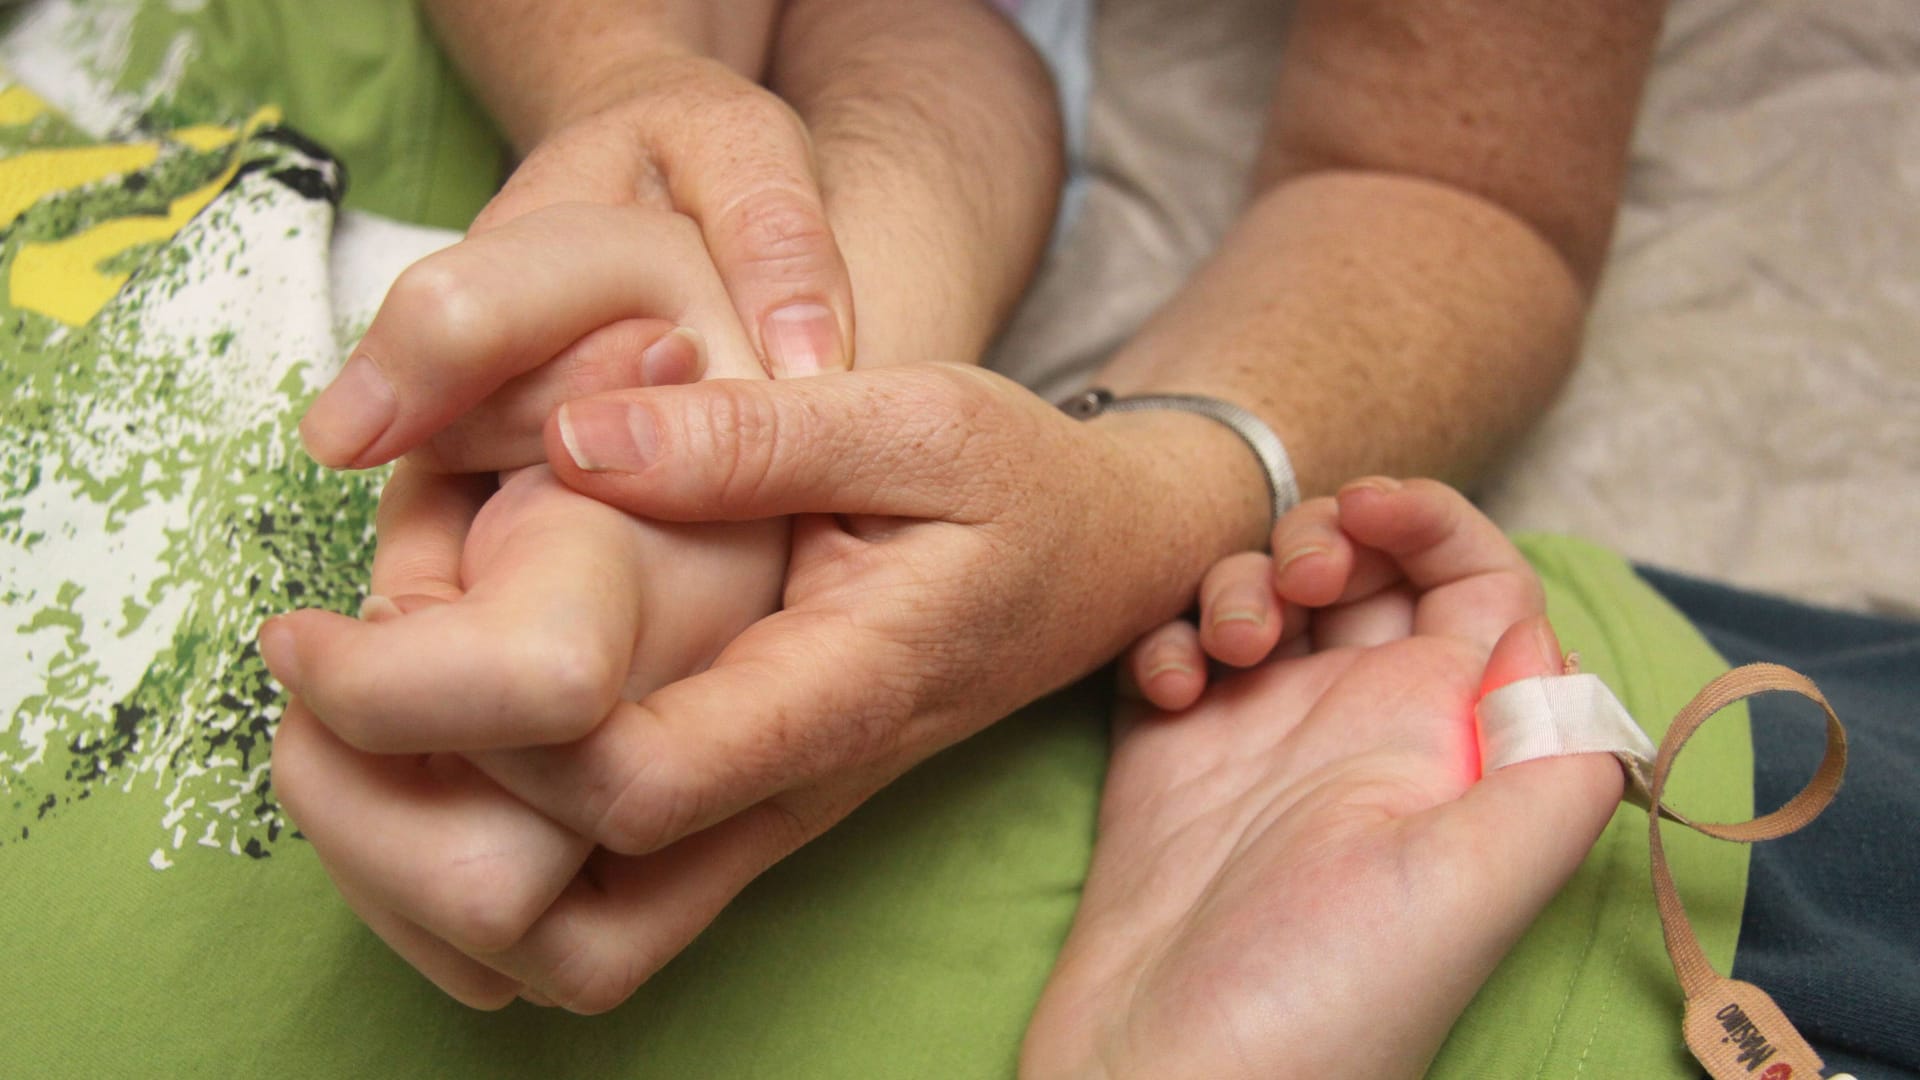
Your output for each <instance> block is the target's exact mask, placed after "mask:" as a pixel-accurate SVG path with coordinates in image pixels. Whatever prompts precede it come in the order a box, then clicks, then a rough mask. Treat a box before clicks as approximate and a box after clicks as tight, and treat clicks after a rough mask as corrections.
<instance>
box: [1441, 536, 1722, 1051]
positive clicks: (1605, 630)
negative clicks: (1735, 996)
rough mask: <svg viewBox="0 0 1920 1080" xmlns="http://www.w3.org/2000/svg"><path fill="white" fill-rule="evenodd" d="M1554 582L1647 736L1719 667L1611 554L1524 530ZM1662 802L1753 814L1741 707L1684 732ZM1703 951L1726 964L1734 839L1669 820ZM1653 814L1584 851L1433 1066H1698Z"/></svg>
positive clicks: (1566, 623) (1568, 630) (1703, 815)
mask: <svg viewBox="0 0 1920 1080" xmlns="http://www.w3.org/2000/svg"><path fill="white" fill-rule="evenodd" d="M1521 548H1522V550H1523V551H1525V552H1526V554H1527V557H1528V558H1529V559H1530V560H1531V561H1532V562H1533V564H1534V566H1535V567H1536V568H1538V569H1539V571H1540V574H1541V577H1542V578H1543V579H1544V580H1545V581H1546V584H1547V611H1548V615H1549V616H1550V617H1551V618H1552V620H1553V624H1554V627H1555V629H1556V630H1558V632H1559V634H1560V639H1561V643H1562V645H1563V647H1565V648H1568V649H1572V650H1577V651H1578V652H1579V654H1580V664H1581V667H1582V669H1583V670H1586V671H1591V672H1594V673H1595V674H1598V675H1599V676H1601V678H1603V679H1605V680H1606V682H1607V685H1608V686H1610V687H1612V688H1613V691H1614V693H1615V694H1617V695H1618V696H1619V697H1620V700H1621V701H1622V702H1623V703H1624V704H1625V705H1626V706H1627V709H1628V710H1629V711H1630V712H1632V714H1633V715H1634V717H1635V718H1636V719H1638V720H1639V721H1640V723H1641V724H1642V726H1644V727H1645V728H1646V729H1647V733H1648V734H1649V735H1651V736H1652V737H1653V739H1654V741H1655V742H1656V743H1658V742H1659V740H1660V737H1661V736H1662V735H1663V734H1665V732H1666V727H1667V724H1668V722H1669V721H1671V720H1672V718H1673V715H1674V714H1675V713H1677V712H1679V711H1680V709H1681V708H1682V707H1683V706H1685V705H1686V703H1687V702H1688V701H1689V700H1691V699H1692V698H1693V695H1694V694H1695V693H1696V692H1697V691H1698V690H1699V689H1700V687H1702V686H1704V685H1705V684H1706V683H1707V682H1708V680H1710V679H1712V678H1713V677H1715V676H1717V675H1719V674H1720V673H1721V672H1723V671H1725V670H1726V664H1725V662H1724V661H1722V660H1721V658H1720V657H1719V655H1718V654H1716V653H1715V652H1714V651H1713V649H1712V648H1711V647H1710V646H1709V645H1708V644H1707V642H1706V640H1705V639H1703V638H1702V637H1701V636H1700V635H1699V633H1698V632H1697V631H1695V630H1694V629H1693V627H1692V626H1691V625H1690V624H1689V623H1688V622H1687V621H1686V619H1685V618H1683V617H1682V616H1681V615H1680V613H1679V612H1678V611H1675V610H1674V609H1673V608H1672V607H1671V606H1670V605H1668V604H1667V602H1666V601H1665V600H1663V599H1662V598H1661V597H1660V596H1659V595H1658V594H1657V593H1655V592H1654V591H1653V589H1652V588H1651V587H1649V586H1648V585H1647V584H1646V583H1645V582H1643V581H1641V580H1640V578H1639V577H1638V576H1637V575H1635V574H1634V572H1633V568H1632V567H1630V566H1628V565H1627V564H1626V563H1625V562H1624V561H1623V560H1621V559H1620V558H1619V557H1618V556H1617V555H1614V554H1612V553H1610V552H1607V551H1605V550H1603V549H1601V548H1597V547H1594V546H1593V545H1591V544H1587V543H1584V542H1582V541H1577V540H1571V539H1567V538H1564V537H1544V536H1533V537H1523V538H1521ZM1666 799H1667V800H1668V801H1669V802H1671V803H1673V805H1675V806H1677V807H1680V808H1682V809H1684V810H1685V811H1686V812H1687V813H1688V814H1689V815H1690V816H1692V817H1694V818H1696V819H1699V820H1705V821H1739V820H1744V819H1746V818H1749V817H1752V816H1753V744H1752V742H1751V739H1750V732H1749V730H1748V727H1747V711H1746V706H1745V705H1744V704H1741V705H1736V706H1734V707H1733V708H1730V709H1727V710H1726V711H1725V712H1724V713H1722V714H1721V716H1720V717H1719V718H1718V719H1716V720H1715V721H1714V722H1712V723H1710V724H1708V725H1707V726H1706V727H1705V728H1703V729H1702V730H1701V731H1700V732H1699V733H1698V734H1696V735H1695V736H1694V737H1693V738H1692V739H1691V740H1689V742H1688V744H1687V749H1686V752H1685V754H1684V755H1683V756H1682V759H1681V763H1680V767H1679V768H1678V769H1676V770H1675V772H1674V774H1673V778H1672V780H1671V781H1670V782H1669V784H1668V786H1667V794H1666ZM1662 835H1663V838H1664V839H1665V840H1666V843H1667V856H1668V859H1669V861H1670V864H1671V865H1672V866H1673V868H1674V877H1675V879H1676V880H1677V881H1678V882H1679V885H1680V890H1681V892H1682V894H1683V896H1684V897H1685V899H1686V903H1687V912H1688V914H1689V915H1690V916H1692V919H1693V926H1694V930H1695V931H1696V932H1697V933H1698V934H1699V936H1700V943H1701V945H1702V946H1703V947H1704V948H1705V949H1706V952H1707V956H1708V957H1709V958H1710V959H1711V960H1712V961H1713V962H1714V964H1715V965H1717V966H1718V967H1719V969H1720V971H1722V972H1723V973H1724V972H1726V971H1728V970H1730V969H1731V968H1732V965H1733V951H1734V944H1735V942H1736V941H1737V940H1738V937H1739V932H1740V915H1741V909H1742V906H1743V904H1744V901H1745V897H1746V887H1747V854H1748V849H1747V847H1746V846H1745V845H1743V844H1729V843H1725V842H1722V841H1718V840H1710V839H1708V838H1706V837H1704V836H1701V835H1699V834H1698V833H1695V832H1692V831H1690V830H1687V829H1683V828H1679V827H1677V826H1668V827H1667V828H1666V829H1665V831H1664V832H1663V834H1662ZM1651 873H1652V870H1651V864H1650V862H1649V856H1648V850H1647V818H1646V815H1645V814H1644V813H1642V812H1641V811H1640V810H1638V809H1636V808H1634V807H1630V806H1624V805H1623V806H1622V807H1621V808H1620V810H1619V812H1618V813H1617V814H1615V815H1614V819H1613V821H1612V822H1611V823H1610V824H1609V825H1608V826H1607V829H1606V832H1605V833H1603V834H1602V835H1601V837H1600V841H1599V843H1598V844H1596V845H1595V846H1594V849H1593V853H1592V854H1591V855H1590V856H1589V857H1588V858H1587V860H1586V862H1585V863H1584V864H1583V865H1582V866H1581V868H1580V871H1579V872H1578V873H1577V874H1576V875H1575V876H1574V878H1573V880H1572V881H1571V882H1569V883H1568V885H1567V887H1566V888H1565V889H1564V890H1563V891H1562V892H1561V894H1560V895H1559V897H1557V898H1556V899H1555V900H1554V902H1553V903H1552V904H1551V905H1550V906H1549V907H1548V908H1547V910H1546V912H1545V913H1544V914H1542V916H1541V917H1540V920H1539V921H1538V922H1537V923H1535V925H1534V927H1533V929H1532V930H1531V931H1529V932H1528V934H1527V936H1526V938H1525V939H1524V940H1522V942H1521V944H1520V945H1519V947H1518V948H1516V949H1515V950H1514V952H1513V953H1512V954H1511V955H1509V956H1508V958H1507V959H1506V961H1505V962H1504V963H1502V964H1501V966H1500V968H1499V969H1498V970H1497V971H1495V972H1494V975H1493V977H1492V978H1491V979H1490V980H1488V982H1487V984H1486V986H1485V987H1483V988H1482V989H1481V991H1480V994H1479V995H1478V996H1477V997H1476V998H1475V999H1474V1002H1473V1005H1472V1006H1471V1007H1470V1008H1469V1009H1468V1010H1467V1013H1466V1015H1465V1016H1464V1017H1463V1018H1462V1019H1461V1021H1460V1023H1459V1024H1458V1025H1457V1026H1456V1027H1455V1029H1454V1032H1453V1036H1452V1038H1450V1039H1449V1040H1448V1042H1447V1045H1446V1047H1445V1048H1444V1049H1443V1050H1442V1052H1441V1054H1440V1056H1439V1058H1438V1059H1437V1060H1436V1061H1435V1062H1434V1065H1433V1068H1432V1070H1431V1072H1430V1074H1429V1075H1430V1076H1433V1077H1445V1078H1451V1077H1462V1078H1467V1077H1474V1078H1479V1077H1502V1078H1507V1077H1552V1078H1562V1077H1583V1076H1584V1077H1595V1078H1611V1077H1627V1076H1631V1077H1635V1078H1659V1077H1676V1078H1677V1077H1689V1078H1691V1077H1695V1076H1698V1075H1699V1066H1698V1065H1696V1064H1694V1062H1693V1059H1692V1058H1691V1057H1690V1056H1688V1054H1687V1051H1686V1048H1685V1046H1684V1045H1683V1044H1682V1043H1681V1041H1680V1010H1681V1004H1682V998H1681V995H1680V990H1679V986H1678V984H1677V983H1676V982H1675V980H1674V975H1673V968H1672V966H1671V964H1670V963H1669V962H1668V960H1667V954H1666V949H1665V946H1664V945H1663V944H1662V941H1661V936H1660V919H1659V916H1658V913H1657V912H1656V910H1655V908H1654V903H1653V888H1652V884H1651Z"/></svg>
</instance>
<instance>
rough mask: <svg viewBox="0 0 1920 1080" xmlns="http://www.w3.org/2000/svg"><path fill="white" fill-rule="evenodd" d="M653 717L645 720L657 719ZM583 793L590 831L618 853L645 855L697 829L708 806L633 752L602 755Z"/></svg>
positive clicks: (683, 786)
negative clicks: (595, 771) (704, 809)
mask: <svg viewBox="0 0 1920 1080" xmlns="http://www.w3.org/2000/svg"><path fill="white" fill-rule="evenodd" d="M652 722H653V718H652V717H651V716H647V717H644V718H643V719H642V723H652ZM597 764H598V766H599V770H600V771H599V772H598V774H597V775H596V777H595V778H594V779H593V780H592V781H591V782H590V784H589V790H587V791H586V792H584V793H583V800H584V802H585V804H586V805H587V807H588V813H587V817H588V820H589V825H588V828H587V829H586V833H587V835H589V836H591V837H592V838H593V840H594V843H596V844H598V845H600V846H601V847H603V848H606V849H607V850H608V851H611V852H614V853H615V854H618V855H645V854H646V853H648V852H650V851H654V850H656V849H658V848H660V847H662V846H664V845H666V844H668V843H670V842H672V841H673V840H674V839H676V838H678V837H680V836H683V835H686V834H687V833H690V832H692V831H693V830H694V828H695V826H696V825H697V823H698V822H699V820H700V814H701V812H702V809H703V805H702V802H701V799H700V797H699V795H698V793H697V792H695V791H692V790H689V789H688V788H687V787H686V786H685V785H684V784H679V783H674V782H671V781H670V780H668V779H667V778H664V777H662V776H661V775H660V774H659V770H657V769H653V768H650V767H649V766H650V765H651V764H653V763H652V762H651V761H650V760H643V759H638V758H636V757H635V756H633V755H629V754H617V753H616V754H607V755H601V756H600V760H599V762H598V763H597Z"/></svg>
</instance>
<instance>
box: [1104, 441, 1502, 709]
mask: <svg viewBox="0 0 1920 1080" xmlns="http://www.w3.org/2000/svg"><path fill="white" fill-rule="evenodd" d="M1441 537H1444V538H1446V544H1445V545H1444V546H1443V547H1435V548H1434V549H1432V550H1429V551H1427V553H1426V555H1425V556H1424V559H1425V560H1427V561H1429V562H1432V561H1436V560H1438V561H1440V565H1442V566H1444V565H1446V564H1447V561H1448V560H1455V561H1457V560H1460V559H1463V558H1465V557H1467V555H1468V554H1469V553H1471V552H1472V551H1476V550H1480V551H1485V550H1494V549H1496V548H1497V549H1511V545H1510V544H1509V543H1508V542H1507V540H1506V538H1505V537H1504V536H1502V535H1501V534H1500V531H1499V529H1498V528H1497V527H1495V526H1494V524H1493V523H1492V522H1491V521H1489V520H1487V518H1486V517H1485V516H1484V515H1482V514H1481V513H1480V512H1479V511H1478V510H1477V509H1475V508H1474V506H1473V504H1472V503H1470V502H1468V501H1467V500H1466V498H1465V497H1464V496H1461V495H1460V494H1459V493H1458V492H1455V491H1454V490H1453V489H1451V488H1449V487H1447V486H1446V485H1444V484H1441V483H1439V482H1438V481H1434V480H1408V481H1405V482H1404V483H1403V482H1401V481H1399V480H1394V479H1390V478H1387V477H1369V478H1366V479H1362V480H1355V481H1353V482H1352V483H1350V484H1348V485H1347V486H1345V487H1344V488H1342V489H1340V492H1339V494H1337V495H1335V496H1322V497H1320V498H1317V499H1309V500H1307V501H1306V502H1303V503H1301V504H1300V505H1299V506H1296V507H1294V508H1293V509H1292V510H1290V511H1288V512H1287V513H1286V514H1285V515H1284V516H1282V517H1281V519H1280V520H1279V521H1278V522H1276V523H1275V525H1274V527H1273V538H1272V544H1271V550H1272V552H1273V554H1272V555H1267V554H1265V553H1262V552H1242V553H1240V554H1238V555H1231V556H1228V557H1227V558H1225V559H1222V560H1220V561H1219V562H1218V563H1215V564H1214V566H1213V568H1212V569H1211V570H1209V571H1208V572H1207V575H1206V577H1205V579H1204V580H1203V581H1202V582H1201V585H1200V620H1199V626H1198V627H1197V628H1196V627H1195V626H1194V625H1193V624H1192V623H1188V622H1186V621H1183V620H1176V621H1174V622H1170V623H1168V624H1166V625H1164V626H1162V627H1160V628H1159V629H1157V630H1154V631H1152V632H1151V633H1148V634H1146V635H1145V636H1143V637H1142V638H1141V639H1140V640H1139V641H1138V642H1136V643H1135V644H1134V646H1133V648H1132V649H1131V650H1129V651H1128V653H1127V658H1126V663H1125V666H1124V669H1123V670H1124V672H1125V677H1126V679H1127V680H1128V682H1129V683H1130V686H1131V687H1133V688H1137V689H1138V691H1139V693H1140V695H1141V696H1143V697H1145V698H1146V700H1147V701H1149V702H1151V703H1152V704H1153V705H1155V706H1157V707H1159V708H1162V709H1167V710H1171V711H1178V710H1181V709H1184V708H1187V707H1188V706H1190V705H1192V704H1193V703H1194V702H1195V701H1197V700H1199V698H1200V695H1201V693H1202V692H1203V691H1204V690H1205V689H1206V686H1207V681H1208V676H1207V660H1208V658H1212V659H1213V660H1216V661H1218V662H1220V663H1222V664H1226V665H1230V666H1232V667H1251V666H1253V665H1255V664H1258V663H1260V662H1261V661H1263V660H1265V659H1266V658H1267V657H1268V656H1269V655H1272V654H1274V653H1275V652H1276V651H1278V652H1279V653H1280V654H1281V655H1300V654H1303V653H1306V652H1309V651H1317V650H1320V649H1327V648H1335V647H1338V646H1342V645H1366V644H1374V643H1377V642H1379V641H1382V640H1389V639H1391V637H1392V636H1394V635H1396V634H1399V635H1404V634H1405V633H1406V631H1407V629H1408V628H1409V627H1412V626H1414V625H1415V624H1416V622H1417V621H1418V618H1419V613H1420V611H1421V610H1422V604H1424V605H1425V609H1427V610H1431V609H1432V608H1433V606H1434V604H1435V603H1436V602H1440V603H1450V602H1451V599H1450V598H1451V597H1453V596H1456V595H1460V594H1463V593H1464V594H1468V595H1472V596H1478V597H1480V598H1482V599H1484V600H1493V599H1504V598H1507V597H1509V596H1514V595H1519V596H1535V595H1537V594H1538V592H1539V583H1538V581H1537V580H1536V579H1535V578H1534V575H1533V573H1532V571H1531V570H1529V569H1527V568H1526V566H1525V564H1520V565H1519V566H1518V567H1512V566H1508V567H1507V568H1505V569H1502V570H1498V571H1487V572H1485V573H1482V574H1478V575H1474V576H1472V577H1471V578H1468V579H1462V580H1456V581H1449V582H1448V583H1447V585H1446V587H1445V588H1446V591H1445V593H1444V595H1438V594H1437V593H1438V591H1437V590H1436V591H1434V592H1428V593H1420V592H1417V591H1416V588H1417V585H1418V581H1417V580H1416V579H1415V578H1413V577H1412V575H1411V574H1410V572H1409V570H1408V569H1407V566H1406V564H1403V563H1402V562H1401V561H1399V560H1398V559H1397V558H1396V557H1397V556H1399V555H1401V554H1402V553H1404V552H1407V551H1410V550H1414V549H1415V548H1416V547H1417V546H1418V545H1423V544H1428V543H1431V542H1433V541H1434V540H1435V539H1436V538H1441ZM1453 617H1454V618H1456V619H1468V618H1471V616H1469V615H1465V614H1462V615H1456V616H1453ZM1429 618H1432V616H1429Z"/></svg>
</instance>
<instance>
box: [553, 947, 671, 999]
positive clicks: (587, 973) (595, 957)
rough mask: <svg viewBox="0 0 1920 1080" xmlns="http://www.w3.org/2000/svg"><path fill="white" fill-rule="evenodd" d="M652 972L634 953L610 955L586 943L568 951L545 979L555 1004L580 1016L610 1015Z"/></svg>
mask: <svg viewBox="0 0 1920 1080" xmlns="http://www.w3.org/2000/svg"><path fill="white" fill-rule="evenodd" d="M649 974H651V970H650V969H649V968H648V967H647V964H646V962H645V961H644V959H643V958H642V957H641V956H639V955H638V954H635V953H628V954H624V955H610V954H608V953H605V952H603V951H600V950H595V949H592V948H590V947H588V946H587V945H586V944H585V943H581V944H578V945H575V946H574V947H573V948H571V949H569V951H568V952H567V954H566V956H565V957H563V958H562V959H561V961H560V962H559V963H558V964H556V965H555V966H554V968H553V972H552V974H551V975H550V976H549V977H548V978H547V979H546V980H544V983H543V989H544V990H545V992H546V994H547V996H548V997H549V998H551V999H552V1000H553V1002H554V1004H556V1005H559V1006H560V1007H561V1008H563V1009H565V1010H567V1011H568V1012H571V1013H577V1014H579V1015H581V1016H598V1015H600V1014H601V1013H605V1012H611V1011H612V1010H614V1009H616V1008H619V1007H620V1005H622V1004H623V1003H625V1001H626V1000H627V999H628V998H630V997H632V996H633V992H634V991H635V990H638V989H639V988H640V984H641V983H643V982H645V981H646V978H647V976H648V975H649Z"/></svg>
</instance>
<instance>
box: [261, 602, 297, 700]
mask: <svg viewBox="0 0 1920 1080" xmlns="http://www.w3.org/2000/svg"><path fill="white" fill-rule="evenodd" d="M260 659H261V660H262V661H264V662H265V663H266V665H267V670H268V671H269V672H271V673H272V674H273V677H274V678H275V679H278V680H279V681H280V685H281V686H282V687H284V688H286V689H287V690H289V691H292V690H294V689H296V688H297V687H298V686H299V685H300V665H299V664H298V663H297V662H296V661H295V658H294V648H293V631H291V630H289V629H287V628H286V627H285V626H282V625H281V624H280V621H279V620H278V619H268V620H267V622H266V625H264V626H262V627H261V628H260Z"/></svg>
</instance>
